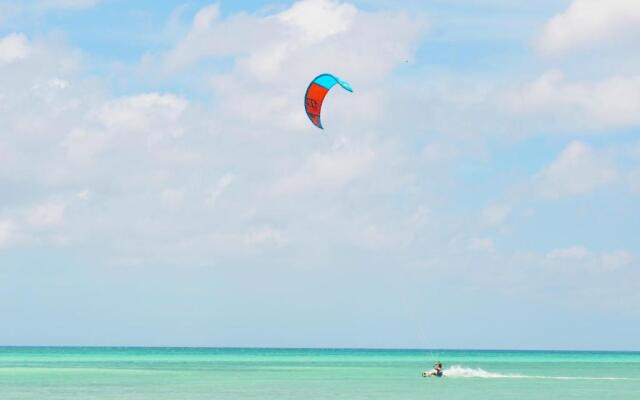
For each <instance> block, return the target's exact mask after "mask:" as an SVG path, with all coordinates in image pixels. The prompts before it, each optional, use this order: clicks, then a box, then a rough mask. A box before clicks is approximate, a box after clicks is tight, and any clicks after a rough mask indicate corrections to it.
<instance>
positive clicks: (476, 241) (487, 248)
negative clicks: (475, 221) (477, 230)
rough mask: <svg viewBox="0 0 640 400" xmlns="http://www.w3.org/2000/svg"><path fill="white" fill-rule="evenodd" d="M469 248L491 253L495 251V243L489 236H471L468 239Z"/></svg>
mask: <svg viewBox="0 0 640 400" xmlns="http://www.w3.org/2000/svg"><path fill="white" fill-rule="evenodd" d="M469 250H473V251H480V252H485V253H492V252H494V251H495V244H494V243H493V240H491V239H489V238H471V239H470V240H469Z"/></svg>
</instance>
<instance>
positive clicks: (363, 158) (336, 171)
mask: <svg viewBox="0 0 640 400" xmlns="http://www.w3.org/2000/svg"><path fill="white" fill-rule="evenodd" d="M374 159H375V153H374V152H373V151H372V150H371V149H368V148H363V149H359V148H356V149H337V150H333V151H330V152H325V153H315V154H312V155H311V156H310V157H309V158H308V159H307V160H306V161H305V163H304V165H302V166H300V167H299V168H297V169H295V171H296V172H293V173H292V174H291V175H289V176H286V177H284V178H283V179H281V180H280V181H278V182H276V184H275V186H274V190H273V191H274V193H275V194H276V195H286V194H291V193H298V192H305V191H315V190H318V191H324V190H329V191H331V190H336V189H339V188H341V187H342V186H344V185H346V184H347V183H349V182H352V181H354V180H356V179H358V178H360V177H362V176H364V175H365V174H366V173H367V172H368V171H369V169H370V167H371V164H372V162H373V161H374Z"/></svg>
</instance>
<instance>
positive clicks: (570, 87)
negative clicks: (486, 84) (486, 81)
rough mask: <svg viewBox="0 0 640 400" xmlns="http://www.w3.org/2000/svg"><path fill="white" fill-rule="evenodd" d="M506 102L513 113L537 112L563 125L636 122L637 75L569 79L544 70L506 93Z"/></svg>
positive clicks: (639, 115)
mask: <svg viewBox="0 0 640 400" xmlns="http://www.w3.org/2000/svg"><path fill="white" fill-rule="evenodd" d="M507 103H508V105H507V108H508V109H509V110H510V111H511V112H514V113H515V114H516V115H517V114H530V115H533V116H537V117H539V118H541V119H545V120H546V121H547V124H548V125H551V126H554V125H555V126H556V127H559V128H564V129H567V128H569V129H571V128H573V129H576V128H581V129H587V130H604V129H607V128H611V127H618V126H634V125H638V124H640V76H632V77H621V76H620V77H610V78H607V79H604V80H601V81H596V82H578V83H573V82H566V81H565V79H564V77H563V75H562V74H561V73H559V72H555V71H554V72H548V73H546V74H544V75H542V76H541V77H540V78H538V79H537V80H535V81H534V82H532V83H531V84H529V85H527V86H526V87H524V88H523V89H522V90H521V91H519V92H515V93H512V94H511V95H509V96H507Z"/></svg>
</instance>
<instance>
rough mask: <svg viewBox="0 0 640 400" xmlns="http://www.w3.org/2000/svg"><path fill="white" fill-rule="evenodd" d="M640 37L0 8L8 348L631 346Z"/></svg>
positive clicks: (455, 17) (95, 7)
mask: <svg viewBox="0 0 640 400" xmlns="http://www.w3.org/2000/svg"><path fill="white" fill-rule="evenodd" d="M638 26H640V6H638V4H637V2H635V1H634V0H618V1H612V2H606V3H605V2H600V1H596V0H567V1H547V0H545V1H539V2H535V4H533V3H532V2H527V1H504V0H493V1H491V0H450V1H401V2H398V1H385V0H370V1H367V0H363V1H353V2H349V1H333V0H301V1H296V2H292V1H276V2H273V1H220V2H216V3H212V2H209V1H187V2H183V1H175V2H172V1H163V2H157V1H138V2H135V3H133V4H132V2H126V1H120V0H102V1H101V0H41V1H25V2H19V3H18V2H11V1H2V0H0V111H1V112H0V298H2V299H3V300H2V301H0V313H2V315H3V326H4V327H8V329H2V330H0V344H3V345H149V346H159V345H184V346H298V347H306V346H309V347H318V346H320V347H333V346H338V347H431V348H523V349H536V348H537V349H540V348H544V349H619V350H638V349H640V347H638V341H637V338H638V337H640V323H639V322H638V321H640V314H639V312H638V310H640V295H638V293H640V261H639V259H638V257H640V254H639V252H640V235H638V233H637V226H638V224H639V223H640V220H639V219H640V218H639V217H638V215H640V207H639V206H638V199H639V196H640V139H639V138H638V134H640V129H639V127H640V75H638V73H637V71H638V67H640V56H638V54H640V51H638V50H640V49H639V48H638V43H637V40H635V39H636V38H637V37H638V34H639V33H640V31H639V30H638V28H637V27H638ZM321 72H333V73H335V74H337V75H339V76H341V77H342V78H344V79H345V80H347V81H348V82H350V83H351V84H352V86H353V87H354V89H355V91H354V93H352V94H350V93H347V92H344V91H340V90H335V91H332V92H331V93H330V95H329V97H328V99H327V102H326V104H325V105H324V109H323V114H324V115H323V122H324V125H325V130H324V131H319V130H317V129H316V128H315V127H313V125H311V124H310V123H309V121H308V120H306V115H305V114H304V110H303V109H302V100H301V98H302V96H303V92H304V89H305V88H306V85H307V84H308V82H309V80H310V79H311V78H313V77H314V76H315V75H317V74H318V73H321Z"/></svg>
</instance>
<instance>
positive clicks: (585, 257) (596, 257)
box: [546, 246, 634, 272]
mask: <svg viewBox="0 0 640 400" xmlns="http://www.w3.org/2000/svg"><path fill="white" fill-rule="evenodd" d="M633 261H634V257H633V255H632V254H631V253H629V252H628V251H626V250H614V251H609V252H600V253H596V252H592V251H590V250H589V249H587V248H586V247H584V246H571V247H567V248H560V249H555V250H552V251H550V252H549V253H547V255H546V263H548V264H549V265H550V266H552V267H553V268H578V269H583V270H590V271H593V272H610V271H617V270H621V269H623V268H625V267H628V266H629V265H631V264H632V263H633Z"/></svg>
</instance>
